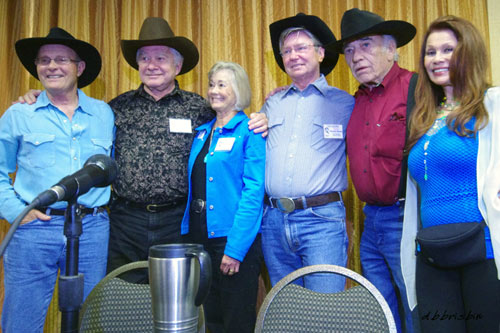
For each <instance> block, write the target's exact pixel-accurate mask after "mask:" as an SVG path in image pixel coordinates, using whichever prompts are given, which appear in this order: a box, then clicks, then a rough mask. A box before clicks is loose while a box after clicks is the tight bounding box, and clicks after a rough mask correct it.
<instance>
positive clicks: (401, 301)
mask: <svg viewBox="0 0 500 333" xmlns="http://www.w3.org/2000/svg"><path fill="white" fill-rule="evenodd" d="M341 33H342V39H341V40H339V41H338V42H336V43H335V44H332V47H334V48H335V49H336V50H337V51H338V52H340V53H344V55H345V60H346V62H347V64H348V65H349V67H350V69H351V72H352V74H353V75H354V77H355V78H356V80H358V81H359V83H360V86H359V89H358V91H357V92H356V94H355V96H354V97H355V98H356V104H355V106H354V110H353V112H352V115H351V119H350V121H349V124H348V126H347V135H346V140H347V155H348V157H349V168H350V172H351V179H352V182H353V184H354V187H355V189H356V192H357V194H358V196H359V198H360V199H361V200H362V201H364V202H366V205H365V207H364V213H365V224H364V231H363V235H362V237H361V245H360V253H361V264H362V267H363V274H364V275H365V276H366V277H367V278H368V279H369V280H370V281H371V282H372V283H373V284H374V285H375V286H376V287H377V288H378V289H379V290H380V292H381V293H382V295H384V297H385V299H386V300H387V302H388V303H389V306H390V308H391V310H392V313H393V315H394V319H395V321H396V326H397V328H398V332H401V331H402V328H401V327H402V324H401V321H402V320H400V315H399V311H398V308H399V309H400V310H401V311H402V312H401V317H402V318H404V319H405V320H404V321H403V322H405V325H403V326H404V327H405V328H406V329H405V331H407V332H412V331H413V325H412V319H411V311H410V310H409V307H408V302H407V299H406V290H405V284H404V280H403V276H402V273H401V264H400V242H401V233H402V229H403V228H402V227H403V210H404V192H403V191H401V192H402V193H401V192H400V181H401V175H402V168H403V169H406V167H403V164H404V162H403V161H404V157H403V150H404V146H405V140H406V115H407V101H408V89H409V85H410V79H411V78H412V75H413V73H412V72H409V71H407V70H405V69H402V68H400V67H399V66H398V64H397V62H396V61H397V56H398V54H397V51H396V49H397V48H398V47H400V46H403V45H405V44H407V43H408V42H409V41H411V40H412V39H413V37H414V36H415V33H416V29H415V27H414V26H413V25H411V24H410V23H407V22H404V21H385V20H384V19H383V18H382V17H380V16H378V15H376V14H374V13H371V12H368V11H362V10H359V9H357V8H354V9H350V10H348V11H346V12H345V13H344V15H343V17H342V22H341ZM411 95H412V94H411ZM403 172H404V173H405V177H404V179H406V172H405V171H403ZM401 188H404V187H403V186H401Z"/></svg>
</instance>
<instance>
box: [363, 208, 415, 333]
mask: <svg viewBox="0 0 500 333" xmlns="http://www.w3.org/2000/svg"><path fill="white" fill-rule="evenodd" d="M363 211H364V213H365V226H364V230H363V235H362V236H361V244H360V256H361V265H362V267H363V275H364V276H365V277H366V278H367V279H368V280H369V281H370V282H371V283H373V284H374V285H375V287H377V289H378V290H379V291H380V293H381V294H382V295H383V296H384V298H385V300H386V301H387V303H388V304H389V307H390V308H391V311H392V314H393V315H394V320H395V321H396V326H397V329H398V332H401V331H402V329H401V319H400V315H399V310H398V308H400V309H401V310H402V311H403V313H404V317H405V324H406V332H412V331H413V325H412V318H411V312H410V309H409V306H408V300H407V298H406V288H405V284H404V280H403V274H402V273H401V261H400V247H401V234H402V231H403V212H404V204H402V203H399V202H398V203H396V204H394V205H392V206H374V205H366V206H365V208H364V209H363ZM395 287H396V288H397V291H396V290H395Z"/></svg>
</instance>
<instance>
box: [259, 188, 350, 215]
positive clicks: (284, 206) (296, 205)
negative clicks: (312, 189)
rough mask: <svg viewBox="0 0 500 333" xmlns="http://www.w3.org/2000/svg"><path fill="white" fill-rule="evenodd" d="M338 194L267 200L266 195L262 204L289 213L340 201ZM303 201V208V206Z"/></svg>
mask: <svg viewBox="0 0 500 333" xmlns="http://www.w3.org/2000/svg"><path fill="white" fill-rule="evenodd" d="M340 198H341V196H340V193H339V192H332V193H327V194H321V195H316V196H313V197H300V198H296V199H292V198H269V197H268V196H267V194H266V195H265V196H264V203H266V204H268V205H270V206H271V207H273V208H278V209H279V210H281V211H282V212H283V213H291V212H293V211H294V210H296V209H304V208H307V207H317V206H323V205H326V204H327V203H330V202H335V201H340ZM304 201H305V204H306V205H305V206H304Z"/></svg>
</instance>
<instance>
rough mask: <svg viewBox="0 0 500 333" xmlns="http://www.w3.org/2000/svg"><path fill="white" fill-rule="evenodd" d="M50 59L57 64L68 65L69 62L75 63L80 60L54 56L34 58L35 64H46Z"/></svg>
mask: <svg viewBox="0 0 500 333" xmlns="http://www.w3.org/2000/svg"><path fill="white" fill-rule="evenodd" d="M52 60H54V62H55V63H56V64H57V65H68V64H69V63H71V62H74V63H77V62H80V61H81V60H75V59H70V58H68V57H55V58H49V57H41V58H36V59H35V65H40V66H48V65H49V64H50V62H51V61H52Z"/></svg>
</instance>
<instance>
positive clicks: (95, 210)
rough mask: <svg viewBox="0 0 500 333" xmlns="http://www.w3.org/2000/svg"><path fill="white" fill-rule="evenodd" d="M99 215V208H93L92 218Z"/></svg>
mask: <svg viewBox="0 0 500 333" xmlns="http://www.w3.org/2000/svg"><path fill="white" fill-rule="evenodd" d="M97 213H99V207H94V211H93V212H92V216H96V215H97Z"/></svg>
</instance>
